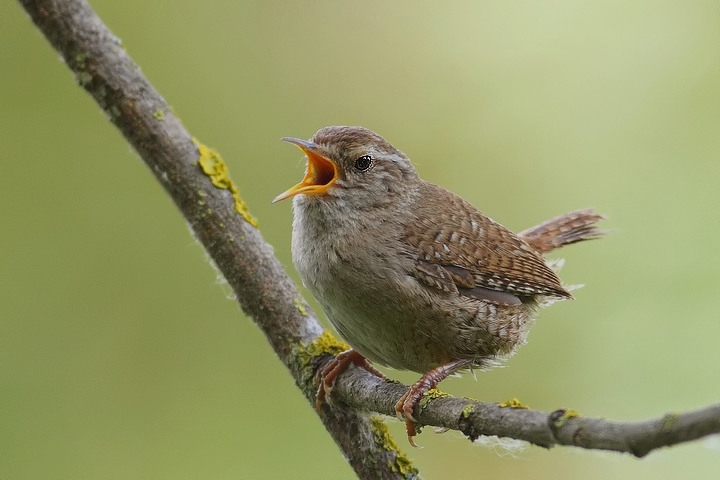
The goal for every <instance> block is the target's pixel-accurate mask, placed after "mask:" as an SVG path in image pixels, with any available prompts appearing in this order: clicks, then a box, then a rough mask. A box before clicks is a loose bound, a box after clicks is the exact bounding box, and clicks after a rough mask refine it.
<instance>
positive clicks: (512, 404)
mask: <svg viewBox="0 0 720 480" xmlns="http://www.w3.org/2000/svg"><path fill="white" fill-rule="evenodd" d="M500 408H521V409H524V410H528V409H529V408H530V407H529V406H527V405H523V404H522V403H521V402H520V400H518V399H517V398H512V399H510V400H506V401H504V402H500Z"/></svg>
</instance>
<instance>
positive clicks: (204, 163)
mask: <svg viewBox="0 0 720 480" xmlns="http://www.w3.org/2000/svg"><path fill="white" fill-rule="evenodd" d="M193 143H195V146H196V147H197V149H198V153H199V155H200V156H199V158H198V165H200V168H201V169H202V171H203V173H204V174H205V175H207V176H208V177H210V181H211V182H212V184H213V185H215V186H216V187H217V188H221V189H223V190H229V191H230V193H231V194H232V197H233V199H234V200H235V211H236V212H238V213H239V214H240V215H242V216H243V218H244V219H245V221H246V222H248V223H249V224H250V225H252V226H253V227H257V226H258V221H257V220H256V219H255V217H253V216H252V215H251V214H250V211H249V210H248V206H247V203H245V200H243V199H242V198H241V197H240V190H239V189H238V188H237V187H236V186H235V183H233V181H232V179H231V178H230V174H229V172H228V168H227V165H226V164H225V162H224V161H223V159H222V157H221V156H220V154H219V153H218V152H217V150H215V149H213V148H209V147H207V146H205V145H203V144H202V143H200V142H198V141H197V140H196V139H194V138H193Z"/></svg>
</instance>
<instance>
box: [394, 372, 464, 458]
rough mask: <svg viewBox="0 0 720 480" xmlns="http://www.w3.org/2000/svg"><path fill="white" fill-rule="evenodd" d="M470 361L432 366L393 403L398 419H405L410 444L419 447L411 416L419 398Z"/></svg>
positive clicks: (414, 422) (413, 418)
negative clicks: (415, 438) (432, 367)
mask: <svg viewBox="0 0 720 480" xmlns="http://www.w3.org/2000/svg"><path fill="white" fill-rule="evenodd" d="M470 363H472V362H471V361H469V360H455V361H454V362H450V363H447V364H445V365H441V366H439V367H437V368H434V369H432V370H430V371H429V372H427V373H425V375H423V376H422V377H420V380H418V381H417V382H415V383H414V384H413V385H412V386H411V387H410V389H409V390H408V391H407V392H405V395H403V396H402V397H400V400H398V402H397V403H396V404H395V414H396V415H397V417H398V418H399V419H400V420H404V421H405V431H406V432H407V436H408V442H410V445H412V446H413V447H419V445H418V444H416V443H415V440H414V439H413V437H414V436H415V435H417V429H416V428H415V424H416V423H417V420H416V419H415V417H414V416H413V413H414V410H415V407H416V406H417V404H418V402H419V401H420V399H421V398H422V397H423V395H425V394H426V393H427V392H428V391H430V390H432V389H433V388H435V387H437V385H438V383H440V382H442V381H443V380H445V379H446V378H447V377H449V376H450V375H452V374H453V373H455V372H457V371H458V370H462V369H463V368H466V367H467V366H469V365H470Z"/></svg>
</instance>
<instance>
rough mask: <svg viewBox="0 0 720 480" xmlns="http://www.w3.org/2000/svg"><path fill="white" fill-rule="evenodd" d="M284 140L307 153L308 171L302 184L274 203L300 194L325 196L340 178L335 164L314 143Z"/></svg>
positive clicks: (288, 138)
mask: <svg viewBox="0 0 720 480" xmlns="http://www.w3.org/2000/svg"><path fill="white" fill-rule="evenodd" d="M282 140H283V141H284V142H288V143H292V144H293V145H296V146H297V147H298V148H300V150H302V151H303V152H304V153H305V155H306V156H307V169H306V171H305V178H303V179H302V182H300V183H298V184H297V185H295V186H294V187H290V188H289V189H287V190H285V191H284V192H283V193H281V194H280V195H278V196H277V197H275V198H274V199H273V201H272V203H275V202H279V201H280V200H285V199H286V198H290V197H294V196H295V195H298V194H300V193H303V194H305V195H323V194H324V193H325V192H327V189H328V188H330V186H331V185H332V184H333V183H335V180H337V177H338V171H337V167H336V166H335V164H334V163H333V162H331V161H330V160H328V159H327V158H326V157H325V156H323V155H322V154H320V147H319V146H318V145H317V144H316V143H314V142H309V141H307V140H301V139H299V138H292V137H285V138H283V139H282Z"/></svg>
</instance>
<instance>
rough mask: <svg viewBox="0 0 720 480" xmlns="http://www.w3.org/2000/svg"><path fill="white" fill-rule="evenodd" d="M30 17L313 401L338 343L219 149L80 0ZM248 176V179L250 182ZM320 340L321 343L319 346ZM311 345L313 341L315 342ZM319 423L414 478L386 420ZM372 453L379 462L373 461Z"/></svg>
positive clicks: (51, 4) (43, 0) (56, 3)
mask: <svg viewBox="0 0 720 480" xmlns="http://www.w3.org/2000/svg"><path fill="white" fill-rule="evenodd" d="M20 3H21V4H22V6H23V7H24V8H25V10H26V11H27V12H28V14H29V15H30V18H31V19H32V21H33V22H34V23H35V24H36V26H37V27H38V28H39V29H40V30H41V31H42V33H43V34H44V35H45V37H47V39H48V41H49V42H50V43H51V44H52V46H53V47H54V48H55V49H56V50H57V51H58V52H59V53H60V55H61V56H62V58H63V59H64V60H65V63H66V64H67V66H68V67H69V68H70V70H71V71H72V72H73V74H74V76H75V79H76V81H77V82H78V84H79V85H80V86H81V87H83V88H84V89H85V90H86V91H87V92H88V93H89V94H90V95H91V96H92V97H93V98H94V99H95V101H96V102H97V103H98V105H99V106H100V108H102V109H103V111H104V112H105V114H106V115H107V117H108V118H109V119H110V121H111V122H112V123H113V124H114V125H115V126H116V127H117V128H118V129H119V130H120V132H122V134H123V135H124V136H125V138H126V139H127V141H128V143H129V144H130V145H132V147H133V148H134V149H135V150H136V151H137V152H138V154H139V155H140V157H141V158H142V160H143V161H144V162H145V164H146V165H147V166H148V168H149V169H150V171H151V172H152V173H153V174H154V175H155V177H156V178H157V180H158V181H159V182H160V184H161V185H162V186H163V187H164V188H165V190H167V192H168V193H169V194H170V196H171V197H172V199H173V201H174V202H175V204H176V205H177V207H178V208H179V209H180V212H181V214H182V215H183V217H184V218H185V220H186V221H187V222H188V224H189V225H190V227H191V229H192V231H193V233H194V235H195V237H196V238H197V240H198V241H199V242H200V243H201V244H202V245H203V247H204V248H205V250H206V251H207V252H208V254H209V256H210V258H212V261H213V262H214V263H215V265H216V266H217V268H218V269H219V271H220V272H222V274H223V275H224V277H225V279H226V280H227V282H228V283H229V284H230V286H231V287H232V289H233V291H234V293H235V296H236V297H237V300H238V302H240V305H241V307H242V309H243V311H244V312H245V313H246V314H247V315H248V316H250V317H251V318H252V319H253V320H254V321H255V322H256V323H257V325H258V326H259V327H260V328H261V329H262V331H263V332H264V333H265V335H266V336H267V339H268V341H269V342H270V344H271V345H272V347H273V349H274V350H275V352H276V353H277V355H278V356H279V357H280V360H282V362H283V363H284V364H285V366H286V367H287V368H288V370H289V371H290V373H291V375H292V376H293V378H294V379H295V383H296V384H297V385H298V387H299V388H300V390H301V391H302V392H303V394H304V395H305V397H306V398H307V399H308V401H309V402H310V403H311V404H312V405H314V402H315V389H316V387H315V385H314V377H315V370H316V368H317V367H318V365H319V363H320V360H322V359H324V358H326V357H323V356H320V355H314V356H313V355H308V353H311V354H312V353H321V352H319V351H318V350H317V349H313V348H311V347H312V346H317V345H320V344H322V346H323V348H324V350H323V351H324V352H327V351H330V352H332V351H337V350H338V347H339V346H340V345H341V344H339V343H338V342H337V341H335V342H331V341H330V339H329V338H328V337H327V336H324V337H323V336H321V334H322V332H323V329H322V327H321V325H320V323H319V322H318V320H317V317H316V315H315V314H314V313H313V311H312V310H311V309H310V307H309V305H308V304H307V302H306V301H305V300H304V299H303V298H302V296H301V295H300V294H299V293H298V291H297V289H296V288H295V285H294V284H293V282H292V280H290V278H289V277H288V276H287V273H286V272H285V270H284V268H283V266H282V265H281V264H280V262H279V261H278V260H277V259H276V258H275V257H274V256H273V250H272V247H271V246H270V245H269V244H268V243H266V242H265V240H264V239H263V237H262V235H261V234H260V232H259V230H258V229H257V228H256V225H257V223H256V221H255V220H254V219H253V218H252V216H251V215H250V213H249V212H248V210H247V206H246V205H245V203H244V202H243V201H242V198H240V195H239V191H238V189H237V187H235V185H234V183H233V182H232V180H230V177H229V176H228V172H227V168H226V166H225V164H224V163H223V161H222V159H221V158H220V156H219V155H218V154H217V152H215V151H214V150H211V149H209V148H207V147H205V146H203V145H200V144H198V143H196V142H195V141H194V140H193V138H192V137H191V136H190V134H189V133H188V132H187V131H186V130H185V128H184V127H183V126H182V124H181V123H180V121H179V120H178V118H177V117H176V116H175V115H174V114H173V112H172V110H171V109H170V107H169V106H168V104H167V103H166V102H165V100H164V99H163V98H162V97H161V96H160V94H159V93H158V92H157V91H156V90H155V89H154V88H153V86H152V85H151V84H150V83H149V82H148V80H147V79H146V78H145V77H144V76H143V74H142V72H141V71H140V68H139V67H138V66H137V65H136V64H135V63H134V62H133V61H132V59H131V58H130V56H129V55H128V54H127V52H126V51H125V50H124V49H123V47H122V44H121V42H120V40H119V39H118V38H117V37H115V36H114V35H113V34H112V33H111V32H110V31H109V30H108V28H107V27H106V26H105V25H104V24H103V23H102V21H101V20H100V18H99V17H98V16H97V15H96V14H95V12H94V11H93V10H92V8H91V7H90V6H89V5H88V3H87V2H86V1H84V0H21V1H20ZM248 181H249V180H248ZM318 339H323V340H324V342H322V343H318V342H317V340H318ZM313 341H316V342H315V343H313ZM321 419H322V421H323V423H324V425H325V427H326V429H327V430H328V432H330V434H331V435H332V437H333V439H334V440H335V442H336V443H337V444H338V446H339V447H340V449H341V450H342V452H343V455H344V456H345V458H346V459H347V460H348V462H349V463H350V465H351V466H352V467H353V468H354V469H355V472H356V473H357V474H358V476H359V477H361V478H368V479H375V478H378V479H398V478H415V477H417V476H418V474H417V471H416V470H415V469H414V468H413V467H412V466H411V465H409V461H408V460H407V459H406V458H405V457H403V456H402V455H400V453H399V452H398V451H397V449H393V448H391V445H390V443H389V442H388V441H387V437H386V436H385V435H383V430H382V427H383V426H382V424H378V423H377V422H373V421H371V419H370V418H369V417H368V416H367V415H366V414H364V413H361V412H358V411H356V410H354V409H347V408H346V409H334V410H333V411H332V413H331V414H328V415H323V416H321ZM368 459H373V461H368Z"/></svg>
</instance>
